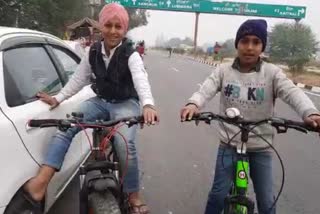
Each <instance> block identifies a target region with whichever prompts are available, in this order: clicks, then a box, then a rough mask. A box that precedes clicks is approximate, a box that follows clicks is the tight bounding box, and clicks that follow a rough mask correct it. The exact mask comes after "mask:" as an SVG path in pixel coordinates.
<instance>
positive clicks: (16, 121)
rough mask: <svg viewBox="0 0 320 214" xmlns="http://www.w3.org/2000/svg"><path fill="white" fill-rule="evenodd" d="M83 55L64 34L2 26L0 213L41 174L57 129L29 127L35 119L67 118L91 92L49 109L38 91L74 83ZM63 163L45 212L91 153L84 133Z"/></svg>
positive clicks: (52, 92)
mask: <svg viewBox="0 0 320 214" xmlns="http://www.w3.org/2000/svg"><path fill="white" fill-rule="evenodd" d="M79 62H80V58H79V56H78V55H77V54H75V53H74V52H73V50H72V49H71V48H70V47H69V46H68V45H67V44H65V43H64V42H63V41H62V40H61V39H59V38H57V37H55V36H52V35H50V34H47V33H42V32H37V31H32V30H26V29H18V28H7V27H0V136H1V143H0V162H1V163H2V167H1V172H0V173H1V175H0V183H1V191H0V214H2V213H5V209H6V207H7V206H8V205H9V204H10V203H14V201H13V200H12V198H13V197H14V195H15V194H16V192H17V191H18V190H19V188H20V187H21V186H23V184H24V183H25V182H26V181H28V180H29V179H30V178H31V177H33V176H35V175H36V173H37V170H38V169H39V165H40V164H41V163H42V161H43V159H44V156H45V154H46V151H47V147H48V143H49V142H50V140H51V137H52V136H53V134H54V133H55V132H56V129H55V128H50V129H39V128H29V127H28V126H27V125H26V124H27V122H28V120H30V119H40V118H65V116H66V114H67V113H71V112H72V111H76V107H77V106H78V105H79V103H81V102H82V101H84V100H85V99H88V98H89V97H91V96H94V93H93V91H92V90H91V89H90V86H86V87H85V88H83V89H82V90H81V91H80V92H79V93H78V94H76V95H75V96H73V97H72V98H70V99H68V100H66V101H64V102H63V103H62V104H61V105H60V106H59V107H58V108H56V109H54V110H52V111H49V106H48V105H46V104H45V103H43V102H42V101H40V100H39V99H38V98H37V97H36V94H37V92H39V91H44V92H46V93H48V94H50V95H56V94H57V93H58V92H59V91H60V90H61V89H62V87H63V86H64V85H65V84H66V83H67V82H68V79H69V78H70V76H71V75H72V74H73V72H74V71H75V69H76V67H77V65H78V64H79ZM74 141H75V142H73V143H72V145H71V147H70V149H69V151H68V154H67V156H66V158H65V161H64V164H63V167H62V169H61V171H60V172H59V173H57V174H56V175H55V177H54V179H53V180H52V182H51V183H50V185H49V187H48V191H47V194H46V197H45V211H48V209H49V208H50V207H51V206H52V205H53V203H54V202H55V201H56V200H57V198H58V197H59V196H60V195H61V193H62V192H63V190H64V189H65V187H66V186H67V185H68V183H69V182H70V181H71V180H72V178H73V176H74V175H75V174H76V173H77V170H78V167H79V166H80V164H81V163H82V162H84V161H85V159H86V157H87V156H88V154H89V145H88V143H87V142H86V138H85V135H84V134H81V133H80V134H79V135H77V137H76V138H75V139H74Z"/></svg>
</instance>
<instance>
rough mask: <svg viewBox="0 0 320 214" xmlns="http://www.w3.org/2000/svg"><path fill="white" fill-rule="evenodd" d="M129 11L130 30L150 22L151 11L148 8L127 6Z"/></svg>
mask: <svg viewBox="0 0 320 214" xmlns="http://www.w3.org/2000/svg"><path fill="white" fill-rule="evenodd" d="M127 11H128V14H129V17H130V21H129V30H131V29H133V28H136V27H140V26H143V25H147V24H148V17H149V13H147V11H146V10H143V9H132V8H127Z"/></svg>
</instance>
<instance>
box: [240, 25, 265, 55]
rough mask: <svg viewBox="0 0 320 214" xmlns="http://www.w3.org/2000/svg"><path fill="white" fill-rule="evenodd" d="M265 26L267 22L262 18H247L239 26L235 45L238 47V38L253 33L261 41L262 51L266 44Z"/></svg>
mask: <svg viewBox="0 0 320 214" xmlns="http://www.w3.org/2000/svg"><path fill="white" fill-rule="evenodd" d="M267 27H268V24H267V22H266V21H265V20H263V19H248V20H247V21H245V22H244V23H242V25H241V26H240V27H239V29H238V32H237V36H236V40H235V47H236V48H238V43H239V40H240V39H242V38H243V37H245V36H247V35H255V36H257V37H258V38H259V39H261V41H262V45H263V47H262V51H264V49H265V48H266V44H267V34H268V33H267Z"/></svg>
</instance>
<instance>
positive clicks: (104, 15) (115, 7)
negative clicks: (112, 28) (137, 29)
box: [99, 3, 129, 31]
mask: <svg viewBox="0 0 320 214" xmlns="http://www.w3.org/2000/svg"><path fill="white" fill-rule="evenodd" d="M115 16H116V17H118V18H119V19H120V22H121V26H122V27H123V28H124V29H125V31H127V30H128V25H129V15H128V13H127V11H126V9H125V8H124V7H123V6H122V5H120V4H117V3H111V4H107V5H105V6H104V7H103V8H102V10H101V11H100V14H99V23H100V25H101V26H104V25H105V24H106V22H108V21H109V20H110V19H112V18H113V17H115Z"/></svg>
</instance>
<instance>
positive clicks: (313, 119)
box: [304, 114, 320, 132]
mask: <svg viewBox="0 0 320 214" xmlns="http://www.w3.org/2000/svg"><path fill="white" fill-rule="evenodd" d="M304 123H305V124H307V125H309V126H311V127H314V128H317V129H318V130H319V132H320V115H318V114H312V115H310V116H308V117H306V118H305V119H304Z"/></svg>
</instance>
